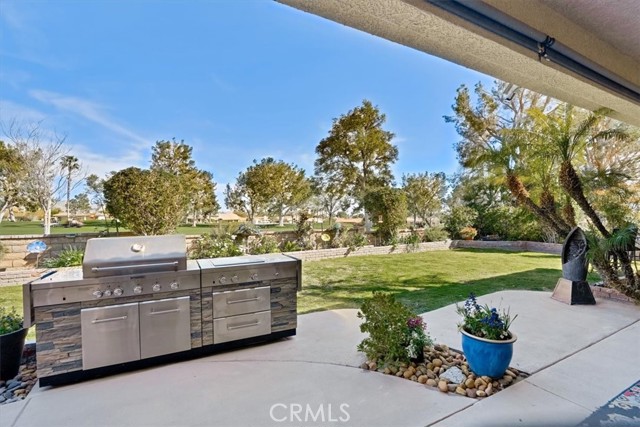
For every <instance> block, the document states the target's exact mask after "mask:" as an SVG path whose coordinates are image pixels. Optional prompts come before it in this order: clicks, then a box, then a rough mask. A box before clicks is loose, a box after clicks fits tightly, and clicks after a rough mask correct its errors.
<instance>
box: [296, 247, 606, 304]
mask: <svg viewBox="0 0 640 427" xmlns="http://www.w3.org/2000/svg"><path fill="white" fill-rule="evenodd" d="M561 276H562V272H561V267H560V257H559V256H558V255H547V254H541V253H533V252H504V251H497V250H493V251H492V250H473V249H465V250H462V249H458V250H449V251H434V252H421V253H410V254H397V255H377V256H367V257H352V258H336V259H329V260H323V261H313V262H307V263H305V264H304V265H303V274H302V277H303V286H302V291H301V292H300V294H299V300H298V312H299V313H309V312H312V311H320V310H331V309H336V308H359V307H360V304H361V303H362V301H363V299H365V298H369V297H370V296H371V293H372V292H373V291H384V292H390V293H393V294H395V295H396V297H397V298H398V299H399V300H400V301H402V302H403V303H405V304H407V305H408V306H410V307H411V308H412V309H414V310H415V311H417V312H418V313H422V312H425V311H430V310H434V309H436V308H440V307H443V306H445V305H448V304H452V303H454V302H457V301H462V300H464V299H465V298H466V297H467V296H468V295H469V293H470V292H473V293H475V294H476V295H483V294H487V293H491V292H496V291H501V290H507V289H526V290H536V291H551V290H553V288H554V287H555V284H556V282H557V281H558V278H559V277H561ZM589 280H596V277H595V276H594V277H590V278H589Z"/></svg>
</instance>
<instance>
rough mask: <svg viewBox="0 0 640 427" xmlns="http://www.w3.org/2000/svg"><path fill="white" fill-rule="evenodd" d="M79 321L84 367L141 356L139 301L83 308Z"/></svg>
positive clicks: (114, 362)
mask: <svg viewBox="0 0 640 427" xmlns="http://www.w3.org/2000/svg"><path fill="white" fill-rule="evenodd" d="M80 321H81V325H82V368H83V369H85V370H86V369H91V368H99V367H101V366H109V365H115V364H118V363H124V362H131V361H132V360H139V359H140V329H139V321H138V303H132V304H122V305H113V306H108V307H98V308H86V309H83V310H81V311H80Z"/></svg>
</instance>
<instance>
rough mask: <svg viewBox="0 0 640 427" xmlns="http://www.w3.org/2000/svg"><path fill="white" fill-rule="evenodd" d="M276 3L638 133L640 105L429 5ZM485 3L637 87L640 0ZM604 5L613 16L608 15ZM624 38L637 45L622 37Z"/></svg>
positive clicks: (329, 0) (420, 1) (382, 0)
mask: <svg viewBox="0 0 640 427" xmlns="http://www.w3.org/2000/svg"><path fill="white" fill-rule="evenodd" d="M277 1H279V2H280V3H284V4H288V5H290V6H293V7H296V8H298V9H301V10H304V11H307V12H310V13H313V14H316V15H319V16H323V17H325V18H328V19H331V20H333V21H336V22H339V23H342V24H345V25H348V26H350V27H353V28H357V29H360V30H362V31H366V32H368V33H370V34H374V35H377V36H380V37H383V38H386V39H388V40H391V41H394V42H397V43H400V44H403V45H405V46H409V47H411V48H414V49H418V50H421V51H423V52H426V53H429V54H432V55H436V56H439V57H441V58H444V59H447V60H449V61H452V62H454V63H457V64H460V65H463V66H465V67H468V68H472V69H475V70H477V71H480V72H482V73H485V74H489V75H491V76H494V77H496V78H498V79H501V80H505V81H508V82H511V83H514V84H516V85H519V86H522V87H526V88H528V89H531V90H534V91H537V92H540V93H544V94H547V95H550V96H553V97H556V98H558V99H561V100H564V101H566V102H570V103H573V104H574V105H578V106H580V107H583V108H587V109H591V110H596V109H598V108H601V107H606V108H608V109H610V110H612V111H613V112H612V113H611V116H612V117H615V118H617V119H619V120H622V121H625V122H627V123H630V124H634V125H636V126H640V102H636V101H635V100H633V99H629V98H628V97H625V96H621V95H620V94H619V93H616V92H615V91H612V90H610V89H608V88H607V87H604V86H602V85H599V84H598V83H597V82H594V81H593V80H592V79H589V78H585V77H584V76H581V75H578V74H576V73H575V72H572V71H571V70H567V69H565V68H563V67H562V66H560V65H558V64H554V63H553V62H547V61H540V60H539V58H538V55H537V54H536V53H535V52H532V51H531V50H530V49H525V48H524V47H522V46H519V45H517V44H516V43H513V42H511V41H509V40H507V39H505V38H503V37H501V36H500V35H498V34H496V33H494V32H491V31H489V30H486V29H483V28H480V27H478V26H477V25H475V24H474V23H471V22H469V21H467V20H465V19H462V18H460V17H458V16H456V15H453V14H451V13H449V12H447V11H445V10H443V9H442V8H440V7H437V6H434V5H433V4H431V3H429V2H428V1H425V0H349V1H344V0H277ZM463 1H466V0H463ZM478 1H479V0H473V2H478ZM473 2H470V3H473ZM483 4H485V5H487V6H489V7H491V8H494V9H496V10H498V11H500V13H502V14H504V15H506V16H508V18H509V19H511V20H513V22H516V21H517V22H520V23H524V24H525V25H527V26H528V27H530V28H532V29H534V30H536V31H538V32H540V33H542V34H549V35H551V36H552V37H555V38H556V39H557V41H558V44H560V43H561V44H562V45H563V46H567V47H568V48H570V49H571V50H573V51H575V52H577V53H579V54H580V55H582V56H583V57H584V58H586V59H587V60H588V61H590V62H591V63H593V64H596V65H597V66H599V67H601V68H602V69H605V71H607V72H609V73H611V75H615V76H617V77H619V78H620V79H621V80H623V81H627V82H630V84H631V85H635V86H640V56H638V55H637V44H638V40H639V39H640V38H639V37H635V36H634V34H637V33H638V31H639V30H638V28H640V23H638V22H637V21H639V20H640V14H637V13H636V14H633V13H631V12H632V10H630V9H633V7H634V5H635V6H638V5H640V0H616V1H603V0H575V1H574V0H484V1H483ZM603 4H606V8H607V9H615V11H612V10H608V11H603V10H602V9H603V7H604V6H602V5H603ZM618 5H619V7H620V8H619V9H618ZM586 6H592V7H586ZM638 7H640V6H638ZM621 15H625V17H624V19H621V20H620V22H621V24H620V25H619V26H618V27H616V30H615V31H610V28H611V26H614V24H613V23H615V22H616V20H617V19H618V18H619V16H621ZM627 15H628V16H627ZM583 21H584V22H583ZM636 23H637V24H636ZM623 29H625V30H623ZM625 31H626V34H627V35H628V36H629V37H634V40H629V39H628V38H625V37H624V36H625V33H624V32H625ZM614 33H615V34H614Z"/></svg>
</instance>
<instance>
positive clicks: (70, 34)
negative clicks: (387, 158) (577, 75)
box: [0, 0, 492, 202]
mask: <svg viewBox="0 0 640 427" xmlns="http://www.w3.org/2000/svg"><path fill="white" fill-rule="evenodd" d="M0 17H1V19H0V119H2V121H3V122H5V123H6V122H7V121H10V120H12V119H14V118H15V119H18V120H22V121H38V120H43V123H42V126H43V127H44V128H46V129H51V130H55V131H57V132H58V133H61V134H66V135H67V140H66V141H67V144H68V145H69V146H71V147H72V150H73V151H72V152H73V153H74V154H75V155H76V156H77V157H78V158H79V159H80V161H81V162H82V163H84V164H85V165H86V166H87V167H88V168H89V171H90V172H92V173H97V174H98V175H100V176H104V175H105V174H106V173H107V172H109V171H113V170H120V169H122V168H125V167H129V166H140V167H147V166H148V165H149V161H150V157H151V156H150V149H151V147H152V146H153V144H154V143H155V141H157V140H161V139H171V138H174V137H175V138H176V139H177V140H184V141H185V142H186V143H187V144H189V145H191V146H192V147H193V156H194V159H195V161H196V165H197V166H198V167H199V168H201V169H206V170H208V171H210V172H212V173H213V176H214V179H215V181H216V182H217V183H218V193H219V194H220V193H221V190H222V189H223V187H224V184H226V183H227V182H233V181H234V180H235V178H236V176H237V175H238V173H239V172H240V171H241V170H244V169H246V167H247V166H249V165H250V164H251V162H252V160H253V159H261V158H263V157H266V156H271V157H274V158H276V159H282V160H285V161H286V162H293V163H295V164H297V165H298V166H300V167H302V168H304V169H305V170H306V171H307V173H308V174H312V173H313V161H314V159H315V151H314V150H315V147H316V145H317V144H318V142H319V141H320V140H321V139H322V138H324V137H325V136H326V135H327V132H328V131H329V129H330V128H331V122H332V119H333V118H335V117H338V116H340V115H341V114H343V113H346V112H347V111H348V110H350V109H352V108H354V107H355V106H357V105H359V104H360V103H361V102H362V100H363V99H365V98H366V99H369V100H371V101H372V102H373V103H374V104H375V105H377V106H378V107H379V108H380V110H381V111H382V112H384V113H385V114H386V116H387V123H386V128H387V129H388V130H390V131H392V132H394V133H395V134H396V138H395V139H394V143H395V144H397V145H398V148H399V152H400V155H399V161H398V162H397V163H396V164H395V166H394V167H393V170H394V173H395V175H396V180H397V181H398V182H399V181H400V177H401V175H402V174H403V173H408V172H421V171H422V172H424V171H429V172H436V171H444V172H446V173H452V172H454V171H455V170H456V169H457V163H456V160H455V153H454V151H453V144H454V143H455V141H457V140H458V136H457V135H456V133H455V130H454V129H453V126H452V125H451V124H446V123H445V122H444V120H443V119H442V116H443V115H445V114H449V113H450V111H451V104H452V103H453V98H454V95H455V90H456V88H457V87H458V86H459V85H460V84H462V83H465V84H467V85H473V84H475V83H476V82H478V81H483V82H485V83H489V82H491V80H492V79H491V78H489V77H488V76H485V75H483V74H480V73H477V72H475V71H473V70H469V69H466V68H463V67H461V66H458V65H455V64H452V63H449V62H447V61H444V60H442V59H439V58H436V57H432V56H430V55H427V54H425V53H422V52H418V51H415V50H412V49H410V48H407V47H404V46H401V45H398V44H395V43H392V42H389V41H387V40H384V39H380V38H378V37H374V36H372V35H369V34H367V33H363V32H360V31H357V30H354V29H351V28H348V27H345V26H343V25H340V24H337V23H335V22H332V21H328V20H325V19H323V18H320V17H317V16H315V15H310V14H306V13H303V12H301V11H298V10H296V9H292V8H290V7H288V6H284V5H281V4H279V3H275V2H273V1H269V0H255V1H250V0H241V1H238V0H236V1H231V0H228V1H159V0H156V1H135V2H127V1H116V0H113V1H98V0H93V1H88V2H81V1H73V0H69V1H61V0H52V1H46V2H45V1H29V0H2V2H1V4H0ZM220 201H221V202H222V200H220Z"/></svg>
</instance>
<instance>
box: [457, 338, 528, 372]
mask: <svg viewBox="0 0 640 427" xmlns="http://www.w3.org/2000/svg"><path fill="white" fill-rule="evenodd" d="M460 332H461V333H462V351H463V352H464V355H465V357H466V358H467V362H469V367H470V368H471V370H472V371H473V372H474V373H475V374H476V375H478V376H485V375H486V376H488V377H491V378H500V377H502V375H504V372H505V371H506V370H507V368H508V367H509V363H511V356H513V343H514V342H516V340H517V339H518V337H516V335H515V334H514V333H513V332H512V333H511V339H510V340H506V341H495V340H488V339H485V338H479V337H476V336H474V335H471V334H469V333H467V332H465V331H464V330H461V331H460Z"/></svg>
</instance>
